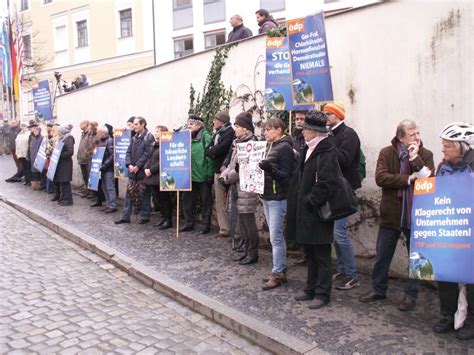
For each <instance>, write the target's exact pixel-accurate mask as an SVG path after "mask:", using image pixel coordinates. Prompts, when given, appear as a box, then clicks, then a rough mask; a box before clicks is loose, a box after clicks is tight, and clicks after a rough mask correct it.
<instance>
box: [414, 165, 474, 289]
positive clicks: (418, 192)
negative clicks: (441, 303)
mask: <svg viewBox="0 0 474 355" xmlns="http://www.w3.org/2000/svg"><path fill="white" fill-rule="evenodd" d="M473 208H474V174H473V173H471V174H457V175H451V176H440V177H435V178H427V179H417V180H416V181H415V192H414V195H413V207H412V222H411V223H412V225H411V239H410V278H414V279H421V280H436V281H449V282H461V283H468V284H474V239H473V234H472V230H473V227H474V218H473V214H472V211H473Z"/></svg>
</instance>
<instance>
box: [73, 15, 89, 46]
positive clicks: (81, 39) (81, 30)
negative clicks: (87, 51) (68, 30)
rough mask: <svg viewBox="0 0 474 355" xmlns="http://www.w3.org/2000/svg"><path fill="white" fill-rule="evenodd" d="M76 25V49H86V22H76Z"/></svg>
mask: <svg viewBox="0 0 474 355" xmlns="http://www.w3.org/2000/svg"><path fill="white" fill-rule="evenodd" d="M76 24H77V47H87V45H88V43H87V21H86V20H83V21H78V22H76Z"/></svg>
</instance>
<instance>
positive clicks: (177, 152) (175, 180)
mask: <svg viewBox="0 0 474 355" xmlns="http://www.w3.org/2000/svg"><path fill="white" fill-rule="evenodd" d="M191 189H192V185H191V132H190V131H179V132H161V134H160V190H161V191H191Z"/></svg>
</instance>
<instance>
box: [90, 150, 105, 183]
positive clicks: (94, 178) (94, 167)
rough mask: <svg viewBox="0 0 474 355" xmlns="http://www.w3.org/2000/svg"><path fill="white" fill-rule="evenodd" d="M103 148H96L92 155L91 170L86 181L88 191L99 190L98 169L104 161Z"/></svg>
mask: <svg viewBox="0 0 474 355" xmlns="http://www.w3.org/2000/svg"><path fill="white" fill-rule="evenodd" d="M104 153H105V147H98V148H95V149H94V154H93V155H92V160H91V169H90V171H89V180H88V181H87V188H88V189H89V190H93V191H97V190H98V189H99V180H100V168H101V167H102V161H103V160H104Z"/></svg>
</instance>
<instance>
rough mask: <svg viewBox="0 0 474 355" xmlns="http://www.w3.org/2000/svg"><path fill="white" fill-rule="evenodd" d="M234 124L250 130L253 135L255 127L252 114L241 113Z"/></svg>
mask: <svg viewBox="0 0 474 355" xmlns="http://www.w3.org/2000/svg"><path fill="white" fill-rule="evenodd" d="M234 124H236V125H238V126H240V127H243V128H245V129H248V130H249V131H251V132H252V133H253V132H254V130H255V129H254V126H253V121H252V114H250V113H249V112H241V113H239V114H238V115H237V116H236V117H235V122H234Z"/></svg>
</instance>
